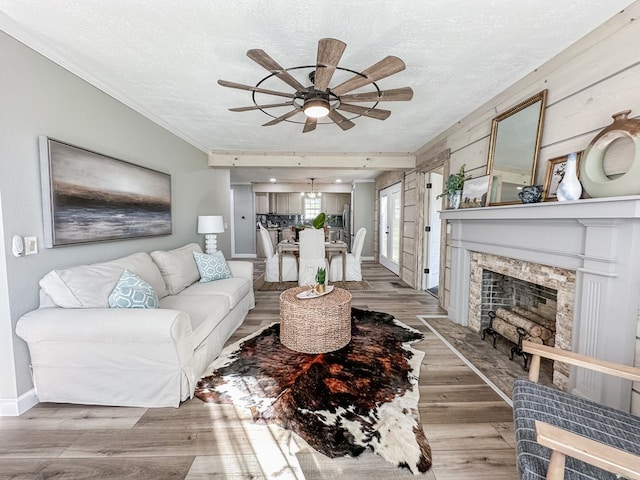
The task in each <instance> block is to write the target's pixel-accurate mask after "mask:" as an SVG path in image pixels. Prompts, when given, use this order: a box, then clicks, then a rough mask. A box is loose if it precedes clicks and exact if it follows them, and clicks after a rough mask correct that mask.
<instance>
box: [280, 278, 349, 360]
mask: <svg viewBox="0 0 640 480" xmlns="http://www.w3.org/2000/svg"><path fill="white" fill-rule="evenodd" d="M306 290H309V287H295V288H290V289H288V290H285V291H284V292H282V293H281V294H280V341H281V342H282V344H283V345H284V346H285V347H288V348H290V349H291V350H295V351H297V352H303V353H326V352H332V351H334V350H338V349H340V348H342V347H344V346H345V345H346V344H347V343H349V341H350V340H351V294H350V293H349V292H347V291H346V290H343V289H342V288H335V287H334V289H333V291H332V292H331V293H328V294H326V295H323V296H321V297H316V298H302V299H300V298H298V297H296V295H297V294H299V293H301V292H304V291H306Z"/></svg>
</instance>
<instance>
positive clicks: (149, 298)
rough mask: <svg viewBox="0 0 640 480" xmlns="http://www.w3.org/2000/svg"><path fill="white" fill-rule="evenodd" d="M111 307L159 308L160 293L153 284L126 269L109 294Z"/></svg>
mask: <svg viewBox="0 0 640 480" xmlns="http://www.w3.org/2000/svg"><path fill="white" fill-rule="evenodd" d="M109 306H110V307H111V308H158V295H157V294H156V292H155V290H154V289H153V287H152V286H151V285H149V284H148V283H147V282H145V281H144V280H142V279H141V278H140V277H138V276H137V275H136V274H135V273H132V272H130V271H129V270H125V271H124V272H123V273H122V275H121V276H120V280H118V283H117V284H116V286H115V288H114V289H113V290H112V291H111V294H110V295H109Z"/></svg>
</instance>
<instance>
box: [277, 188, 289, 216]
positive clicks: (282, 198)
mask: <svg viewBox="0 0 640 480" xmlns="http://www.w3.org/2000/svg"><path fill="white" fill-rule="evenodd" d="M275 195H276V210H275V213H277V214H278V215H285V214H287V213H289V194H288V193H276V194H275Z"/></svg>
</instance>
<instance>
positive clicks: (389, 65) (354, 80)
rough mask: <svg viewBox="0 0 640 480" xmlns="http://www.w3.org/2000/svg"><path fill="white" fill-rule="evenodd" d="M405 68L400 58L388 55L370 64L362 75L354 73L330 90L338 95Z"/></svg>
mask: <svg viewBox="0 0 640 480" xmlns="http://www.w3.org/2000/svg"><path fill="white" fill-rule="evenodd" d="M405 68H406V65H405V64H404V62H403V61H402V60H400V59H399V58H398V57H394V56H391V55H390V56H388V57H385V58H383V59H382V60H380V61H379V62H378V63H376V64H375V65H371V66H370V67H369V68H367V69H366V70H364V71H363V72H362V75H364V77H363V76H361V75H354V76H353V77H351V78H350V79H349V80H347V81H345V82H343V83H341V84H340V85H338V86H337V87H335V88H332V89H331V90H332V91H333V93H335V94H336V95H338V96H340V95H343V94H345V93H347V92H350V91H352V90H355V89H356V88H360V87H363V86H365V85H369V84H370V83H373V82H376V81H378V80H380V79H382V78H385V77H388V76H389V75H393V74H394V73H398V72H401V71H402V70H404V69H405Z"/></svg>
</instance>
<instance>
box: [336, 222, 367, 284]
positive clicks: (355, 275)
mask: <svg viewBox="0 0 640 480" xmlns="http://www.w3.org/2000/svg"><path fill="white" fill-rule="evenodd" d="M366 235H367V229H366V228H360V229H358V231H357V232H356V238H355V239H354V240H353V248H352V249H351V253H348V254H347V271H346V276H345V280H346V281H350V282H359V281H361V280H362V268H361V263H362V247H363V246H364V237H365V236H366ZM329 273H330V275H329V280H331V281H332V282H339V281H342V255H334V256H333V257H332V258H331V264H330V266H329Z"/></svg>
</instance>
